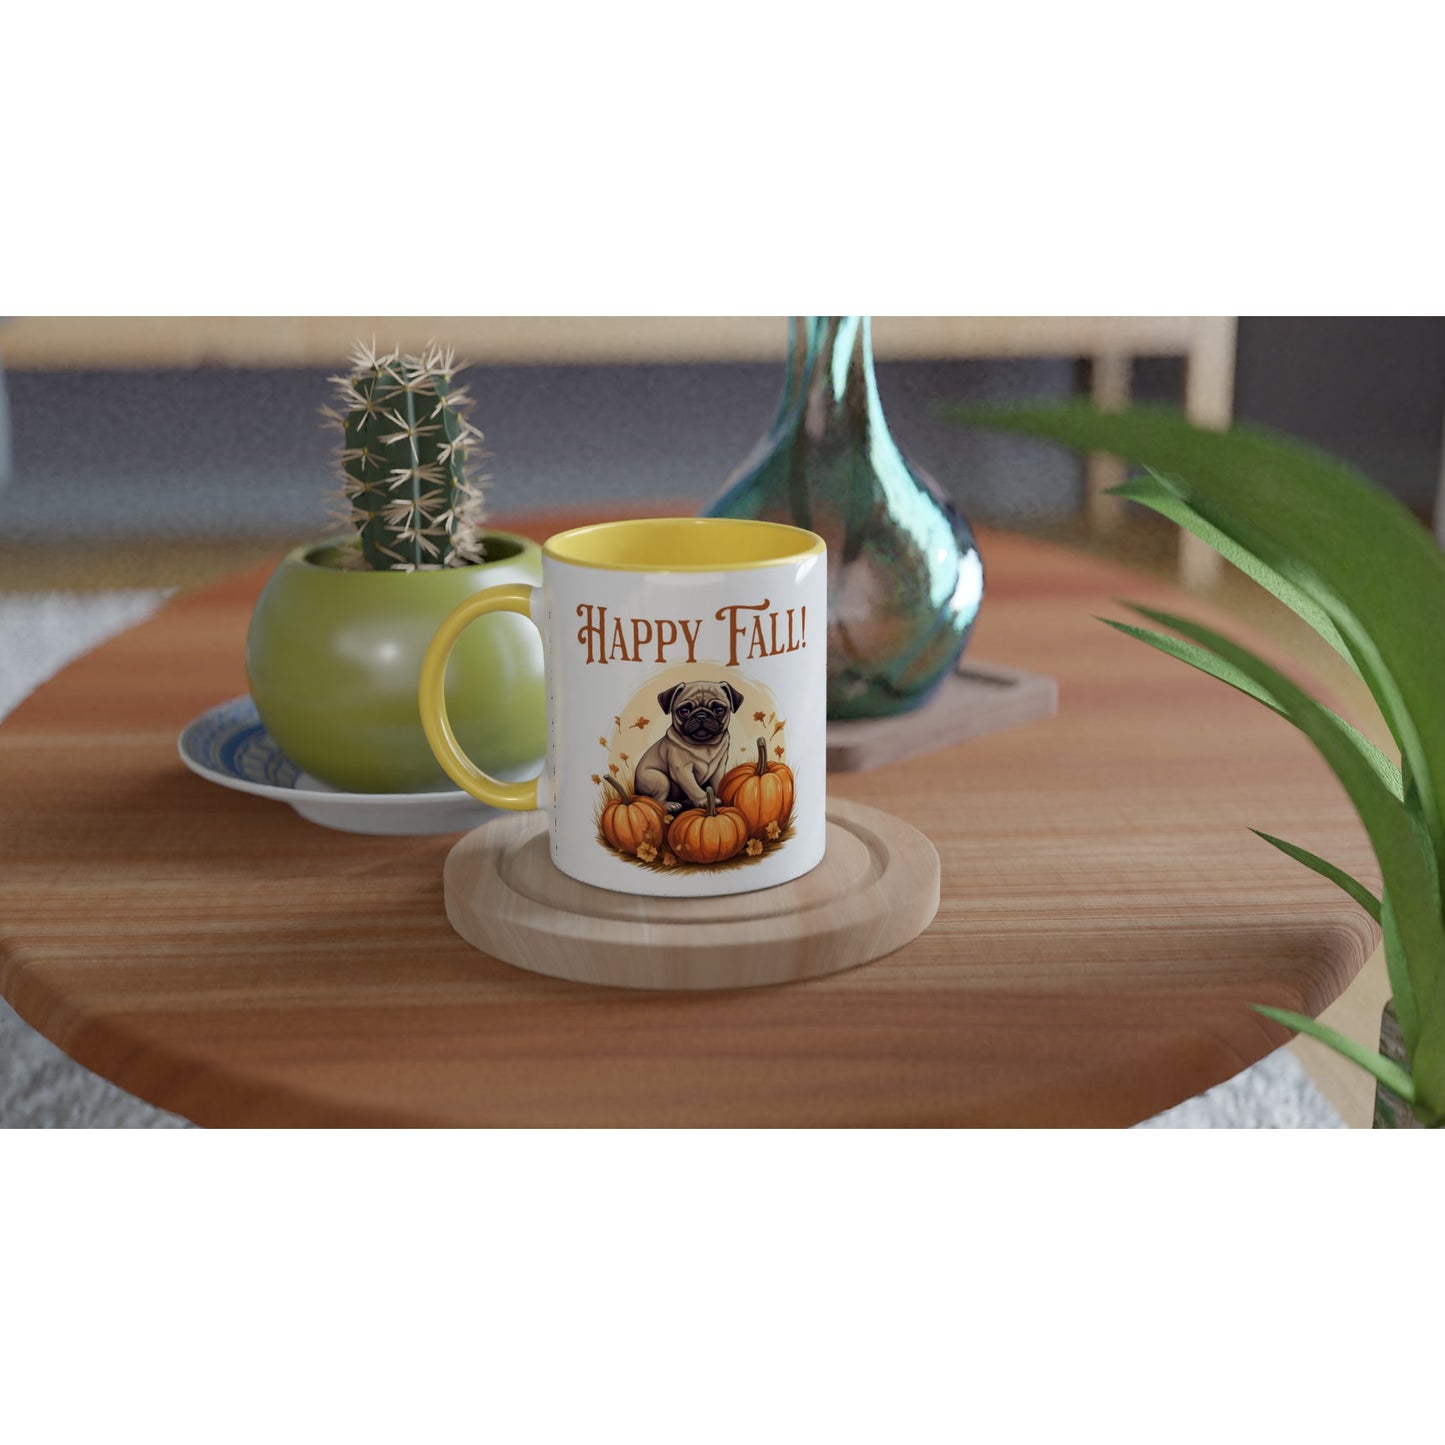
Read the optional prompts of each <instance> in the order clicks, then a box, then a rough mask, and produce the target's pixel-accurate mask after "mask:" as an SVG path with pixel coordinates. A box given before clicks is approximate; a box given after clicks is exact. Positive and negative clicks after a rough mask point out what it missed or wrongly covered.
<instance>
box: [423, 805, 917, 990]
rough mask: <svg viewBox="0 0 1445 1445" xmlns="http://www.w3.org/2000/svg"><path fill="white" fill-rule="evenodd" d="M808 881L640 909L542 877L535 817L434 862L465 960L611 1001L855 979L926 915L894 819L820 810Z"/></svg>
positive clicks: (648, 903)
mask: <svg viewBox="0 0 1445 1445" xmlns="http://www.w3.org/2000/svg"><path fill="white" fill-rule="evenodd" d="M825 846H826V852H825V854H824V857H823V861H822V862H821V863H820V864H819V865H818V866H817V867H816V868H815V869H813V871H812V872H811V873H808V874H806V875H805V876H803V877H802V878H795V879H794V880H793V881H792V882H791V883H780V884H778V885H777V886H776V887H775V888H763V889H759V890H758V891H757V892H755V893H734V894H731V895H729V896H727V897H724V898H675V899H674V898H644V897H640V896H637V895H635V894H631V893H614V892H612V891H610V890H609V889H606V888H594V887H593V886H592V885H591V884H589V883H578V882H576V881H575V880H574V879H572V878H569V877H568V876H567V875H566V874H565V873H563V872H561V871H559V870H558V869H557V868H556V867H555V866H554V865H553V863H552V856H551V853H550V851H549V850H548V845H547V820H546V816H545V815H544V814H542V813H517V814H515V815H512V816H509V817H505V818H498V819H495V820H493V821H492V822H489V823H486V824H484V825H483V826H482V827H480V828H476V829H474V830H473V831H472V832H470V833H468V834H467V836H466V837H465V838H463V839H462V840H461V841H460V842H459V843H458V844H457V845H456V846H455V847H454V848H453V849H452V851H451V852H450V853H449V854H448V855H447V861H446V870H445V875H444V877H445V886H446V905H447V917H448V918H449V919H450V920H451V924H452V927H453V928H455V929H456V931H457V932H458V933H459V934H461V936H462V937H463V938H464V939H466V941H467V942H468V943H470V944H471V945H472V946H473V947H475V948H479V949H481V950H482V952H483V953H487V954H490V955H491V956H492V957H493V958H499V959H502V960H503V961H504V962H506V963H511V964H515V965H516V966H517V967H518V968H525V969H530V970H531V971H532V972H533V973H545V974H550V975H551V976H552V977H554V978H566V979H572V980H575V981H576V982H579V983H600V984H612V985H617V986H620V987H622V988H751V987H754V986H755V985H758V984H770V983H792V982H795V981H797V980H798V979H804V978H817V977H819V976H820V975H822V974H827V973H837V972H838V971H839V970H841V969H845V968H856V967H857V965H858V964H860V963H868V962H870V961H871V960H872V959H875V958H882V957H883V955H884V954H886V953H892V952H893V950H894V949H895V948H901V947H902V946H903V945H904V944H905V943H907V942H909V941H910V940H911V939H913V938H916V937H917V936H918V935H919V934H920V933H922V932H923V930H924V929H925V928H927V927H928V925H929V924H930V923H931V922H932V921H933V915H934V914H935V913H936V912H937V911H938V878H939V868H938V854H937V852H935V851H934V847H933V844H932V843H930V842H929V841H928V839H927V838H925V837H924V836H923V834H922V833H920V832H919V831H918V829H917V828H914V827H912V826H910V825H909V824H908V823H905V822H904V821H903V820H902V819H901V818H895V817H893V816H892V815H891V814H888V813H882V812H879V810H878V809H877V808H869V807H865V806H864V805H863V804H862V803H852V802H847V801H845V800H843V799H830V800H829V803H828V833H827V842H826V845H825Z"/></svg>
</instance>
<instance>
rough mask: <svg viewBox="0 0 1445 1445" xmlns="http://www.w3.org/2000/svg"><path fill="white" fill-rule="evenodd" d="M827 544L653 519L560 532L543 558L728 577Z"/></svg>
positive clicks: (715, 523)
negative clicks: (713, 573)
mask: <svg viewBox="0 0 1445 1445" xmlns="http://www.w3.org/2000/svg"><path fill="white" fill-rule="evenodd" d="M825 550H826V548H825V546H824V543H823V539H822V538H821V537H820V536H818V535H817V533H815V532H809V531H806V530H805V529H804V528H802V527H790V526H787V525H786V524H784V523H782V522H753V521H744V520H741V519H739V518H733V517H649V518H645V519H643V520H640V521H630V522H598V523H596V524H595V525H593V526H590V527H573V528H572V529H571V530H570V531H566V532H558V533H557V535H556V536H555V537H551V538H549V539H548V540H547V541H546V542H545V543H544V544H543V547H542V555H543V556H545V557H550V558H552V559H553V561H556V562H566V563H568V564H570V565H571V566H573V567H602V568H606V569H609V570H611V571H614V572H726V571H732V570H735V569H741V568H746V567H769V566H776V565H778V564H779V563H784V562H800V561H802V560H803V559H804V558H805V557H814V556H822V555H823V553H824V551H825Z"/></svg>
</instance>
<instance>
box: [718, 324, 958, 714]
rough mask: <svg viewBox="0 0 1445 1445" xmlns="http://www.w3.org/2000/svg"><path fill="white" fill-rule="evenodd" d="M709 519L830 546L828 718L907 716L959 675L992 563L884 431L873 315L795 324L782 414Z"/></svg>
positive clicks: (947, 503)
mask: <svg viewBox="0 0 1445 1445" xmlns="http://www.w3.org/2000/svg"><path fill="white" fill-rule="evenodd" d="M704 515H706V516H713V517H757V518H761V519H763V520H765V521H776V522H791V523H793V524H794V525H795V526H799V527H807V528H809V529H811V530H812V531H814V532H817V533H818V534H819V535H820V536H821V537H822V538H823V540H824V541H825V542H827V544H828V716H829V717H830V718H865V717H885V716H888V715H890V714H894V713H901V712H907V711H908V710H910V709H911V708H915V707H918V706H920V705H921V704H922V703H924V702H926V701H927V700H928V699H929V698H930V697H931V696H932V695H933V693H934V692H935V691H936V690H937V689H938V687H939V686H940V685H941V684H942V682H943V680H944V679H945V678H946V677H947V676H948V675H949V674H950V673H951V672H952V671H953V670H954V668H955V667H956V666H957V665H958V659H959V657H960V655H961V654H962V652H963V649H964V648H965V647H966V646H967V644H968V637H969V633H970V632H972V630H973V624H974V621H975V619H976V618H977V616H978V609H979V604H980V603H981V602H982V600H983V563H982V560H981V559H980V557H979V554H978V547H977V545H976V543H975V541H974V536H973V531H972V529H971V528H970V527H969V525H968V522H967V521H966V520H965V519H964V517H963V515H962V514H961V513H960V512H959V510H958V509H957V508H956V507H955V506H954V505H953V503H952V502H951V501H950V500H949V498H948V497H947V495H946V494H945V493H944V492H943V490H942V489H941V488H940V487H939V485H938V484H937V483H936V482H935V481H934V480H933V479H932V478H931V477H930V476H928V475H927V474H926V473H925V472H923V471H921V470H920V469H919V468H917V467H915V466H913V465H912V464H911V463H910V462H909V461H908V459H907V458H906V457H905V456H904V455H903V453H902V452H901V451H899V449H898V446H897V445H896V443H895V442H894V440H893V437H892V435H891V433H890V432H889V430H888V422H887V419H886V418H885V417H884V415H883V407H882V404H881V403H880V402H879V399H878V384H877V381H876V379H875V377H874V374H873V340H872V331H871V328H870V325H869V318H868V317H866V316H795V317H793V318H792V321H791V323H790V327H789V343H788V370H787V377H786V379H785V382H784V385H783V396H782V400H781V403H780V404H779V407H778V412H777V416H776V417H775V419H774V421H773V424H772V426H771V427H770V428H769V429H768V432H767V434H766V435H765V436H764V437H763V439H762V440H761V441H760V442H759V443H758V445H757V447H756V448H755V449H754V451H753V452H752V454H751V455H750V456H749V457H748V458H747V459H746V460H745V461H744V462H743V463H742V465H741V466H740V467H739V468H738V470H737V471H736V472H735V473H734V474H733V475H732V476H731V477H730V478H729V479H728V482H727V485H726V486H725V487H724V489H723V491H722V493H721V495H719V496H718V497H717V499H716V500H715V501H713V502H712V503H710V504H709V505H708V506H707V507H706V508H705V509H704Z"/></svg>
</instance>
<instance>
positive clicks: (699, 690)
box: [420, 517, 828, 898]
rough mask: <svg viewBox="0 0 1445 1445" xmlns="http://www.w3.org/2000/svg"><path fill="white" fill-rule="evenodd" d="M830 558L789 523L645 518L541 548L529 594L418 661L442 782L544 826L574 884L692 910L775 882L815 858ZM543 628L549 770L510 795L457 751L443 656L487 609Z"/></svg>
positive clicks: (451, 633)
mask: <svg viewBox="0 0 1445 1445" xmlns="http://www.w3.org/2000/svg"><path fill="white" fill-rule="evenodd" d="M827 602H828V597H827V550H826V548H825V546H824V544H823V539H822V538H821V537H819V536H817V535H816V534H815V533H813V532H808V531H804V530H803V529H802V528H799V527H787V526H782V525H780V524H778V523H775V522H751V521H740V520H733V519H728V518H712V517H686V518H653V519H648V520H644V521H632V522H606V523H601V524H599V525H597V526H592V527H577V528H574V529H573V530H571V531H568V532H561V533H559V534H558V535H556V536H554V537H552V538H550V539H549V540H548V541H547V543H546V544H545V545H544V547H543V548H542V585H541V587H539V588H536V587H527V586H523V585H512V586H503V587H494V588H491V589H489V590H488V591H486V592H480V593H478V594H477V595H476V596H475V597H472V598H469V599H468V600H467V601H466V602H464V603H463V604H462V605H461V606H459V607H458V608H457V609H456V610H455V611H454V612H453V613H452V614H451V616H450V617H449V618H448V619H447V621H446V622H445V623H444V624H443V625H442V627H441V629H440V630H439V631H438V633H437V635H436V637H435V639H434V640H433V641H432V644H431V646H430V647H429V648H428V650H427V654H426V658H425V661H424V662H423V665H422V675H421V677H422V680H421V693H420V702H421V716H422V724H423V726H424V727H425V729H426V733H427V737H428V739H429V741H430V742H431V746H432V750H433V751H434V752H435V753H436V755H437V758H438V760H439V761H440V763H441V765H442V767H443V768H445V769H446V771H447V773H448V775H449V776H450V777H451V778H452V779H453V780H454V781H455V782H456V783H457V785H458V786H459V787H461V788H465V789H466V790H467V792H469V793H471V794H472V795H473V796H474V797H476V798H479V799H480V800H481V801H482V802H484V803H488V804H490V805H491V806H493V807H498V808H514V809H530V808H540V809H542V810H543V811H545V812H546V813H547V814H548V818H549V826H550V832H551V843H552V861H553V862H554V863H555V864H556V865H557V867H558V868H560V869H561V870H562V871H563V872H564V873H567V874H569V875H570V876H571V877H573V878H576V879H579V880H580V881H582V882H583V883H592V884H595V885H596V886H597V887H599V888H610V889H614V890H616V891H618V892H622V893H645V894H653V895H657V896H659V897H672V898H688V897H702V896H713V895H717V894H726V893H747V892H751V891H753V890H754V889H758V888H769V887H772V886H773V885H774V884H777V883H786V882H787V881H788V880H789V879H792V878H798V877H800V876H801V875H802V874H804V873H806V872H808V870H809V869H811V868H814V867H816V866H817V864H818V863H819V862H820V861H821V860H822V857H823V839H824V789H825V779H826V775H827V758H826V752H827V736H826V709H827V637H828V627H827V621H828V619H827ZM495 611H511V612H520V613H522V614H523V615H524V616H527V617H530V618H531V620H532V621H533V622H534V623H535V624H536V626H537V629H538V631H539V632H540V633H541V634H542V648H543V653H544V655H545V658H546V673H547V762H546V767H545V769H544V771H543V773H542V774H541V776H540V777H537V778H535V779H532V780H531V781H529V782H525V783H503V782H499V781H498V780H497V779H495V778H492V777H490V776H488V775H487V774H486V773H484V772H482V771H481V769H480V768H478V767H477V766H476V765H475V764H474V763H473V762H472V761H471V759H469V758H468V757H467V756H466V754H465V753H463V752H462V750H461V749H460V748H459V747H458V745H457V741H456V737H455V735H454V734H453V732H452V728H451V725H450V723H449V721H448V719H447V713H446V698H445V689H444V686H443V682H444V679H445V676H446V664H447V658H448V657H449V656H450V654H451V650H452V647H453V645H454V644H455V642H456V640H457V637H458V636H459V635H460V633H461V631H462V629H463V628H464V627H466V626H467V625H468V624H469V623H470V622H472V621H473V620H474V619H475V618H477V617H480V616H481V615H482V614H484V613H487V612H495Z"/></svg>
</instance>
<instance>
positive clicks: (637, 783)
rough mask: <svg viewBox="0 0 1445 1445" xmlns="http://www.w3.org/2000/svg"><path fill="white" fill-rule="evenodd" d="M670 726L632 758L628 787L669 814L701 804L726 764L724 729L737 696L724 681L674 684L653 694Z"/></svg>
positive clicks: (727, 735)
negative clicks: (635, 763) (669, 721)
mask: <svg viewBox="0 0 1445 1445" xmlns="http://www.w3.org/2000/svg"><path fill="white" fill-rule="evenodd" d="M657 704H658V706H659V707H660V708H662V710H663V711H664V712H665V713H666V714H667V715H668V717H669V718H670V719H671V724H672V725H671V726H670V727H669V728H668V730H667V731H666V732H665V733H664V734H663V735H662V737H660V738H659V739H658V740H657V741H656V742H655V743H653V745H652V746H651V747H650V748H648V750H647V751H646V752H645V753H643V755H642V756H641V757H640V758H639V759H638V760H637V767H636V769H635V771H634V775H633V791H634V792H636V793H637V794H639V795H640V796H642V797H645V798H651V799H652V800H653V801H654V802H657V803H660V804H661V805H662V806H663V807H664V808H665V809H666V810H667V811H668V812H669V813H678V812H681V811H682V810H683V809H684V808H705V807H707V790H708V789H709V788H711V789H712V790H713V792H714V794H715V793H716V792H717V790H718V786H719V784H721V782H722V780H723V775H724V774H725V773H726V772H727V768H728V748H729V746H730V740H731V735H730V732H729V728H730V727H731V724H732V717H733V714H734V713H735V712H736V711H737V710H738V708H740V707H741V706H742V704H743V695H742V693H740V692H739V691H738V690H737V688H735V687H734V686H733V685H732V684H731V683H730V682H680V683H678V684H677V685H676V686H675V687H669V688H667V689H665V690H664V691H663V692H660V693H658V695H657Z"/></svg>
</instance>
